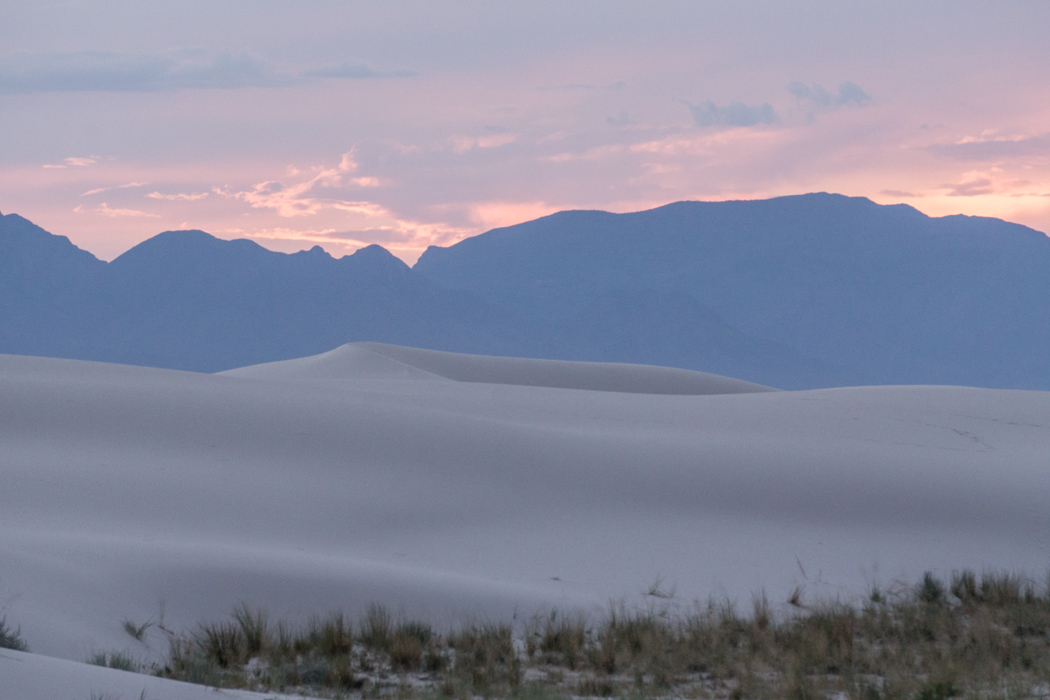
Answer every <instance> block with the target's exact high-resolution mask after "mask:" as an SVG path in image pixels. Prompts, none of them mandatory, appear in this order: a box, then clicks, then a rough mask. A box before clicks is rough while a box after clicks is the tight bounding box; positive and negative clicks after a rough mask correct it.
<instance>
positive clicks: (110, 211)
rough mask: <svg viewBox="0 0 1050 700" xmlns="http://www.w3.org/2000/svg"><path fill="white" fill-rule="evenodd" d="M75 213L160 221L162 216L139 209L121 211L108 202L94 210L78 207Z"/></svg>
mask: <svg viewBox="0 0 1050 700" xmlns="http://www.w3.org/2000/svg"><path fill="white" fill-rule="evenodd" d="M73 211H75V212H80V213H84V212H91V213H93V214H101V215H102V216H108V217H110V218H113V219H118V218H126V217H132V218H135V217H138V218H147V219H159V218H160V216H159V215H157V214H150V213H149V212H145V211H139V210H138V209H119V208H113V207H111V206H109V204H107V203H106V202H102V204H100V205H98V206H97V207H95V208H94V209H84V208H83V207H76V208H75V209H73Z"/></svg>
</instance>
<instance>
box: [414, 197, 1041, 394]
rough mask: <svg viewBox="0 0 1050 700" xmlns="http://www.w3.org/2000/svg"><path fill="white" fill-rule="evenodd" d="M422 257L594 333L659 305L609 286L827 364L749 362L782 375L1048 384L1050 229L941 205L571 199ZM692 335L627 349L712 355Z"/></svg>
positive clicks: (685, 358) (448, 281)
mask: <svg viewBox="0 0 1050 700" xmlns="http://www.w3.org/2000/svg"><path fill="white" fill-rule="evenodd" d="M415 270H416V271H418V272H420V273H422V274H423V275H424V276H425V277H427V278H428V279H431V280H433V281H435V282H437V283H440V284H442V285H445V286H448V287H453V288H458V289H463V290H466V291H470V292H472V293H474V294H477V295H478V296H480V297H482V298H485V299H487V300H491V301H493V302H496V303H502V304H505V305H507V306H508V307H510V308H513V309H515V310H518V311H520V312H522V313H531V314H534V315H538V316H541V317H543V318H548V319H561V320H563V321H564V322H568V323H570V324H571V323H573V322H574V321H573V319H577V318H578V317H579V316H580V315H581V314H583V315H585V316H587V317H588V318H590V319H592V320H594V319H597V320H594V323H597V324H598V325H599V326H602V323H601V319H602V318H607V319H609V320H610V322H609V323H608V324H605V325H604V326H602V328H593V329H592V330H591V331H590V332H591V333H593V334H595V336H596V337H601V336H603V335H604V336H609V335H610V334H612V335H619V336H620V337H621V338H623V339H624V342H625V343H630V342H635V343H637V342H638V339H639V338H644V337H645V333H644V332H643V328H644V327H645V325H646V324H647V323H648V322H649V321H648V320H647V319H648V318H650V313H652V314H658V313H660V311H652V312H650V313H647V314H642V316H641V317H640V318H636V319H635V320H633V321H621V320H613V315H612V313H611V312H607V313H606V314H604V315H601V314H593V313H592V314H588V313H586V309H588V308H590V307H592V306H593V305H594V304H598V305H604V307H605V308H607V309H608V308H609V304H608V303H607V302H604V301H603V299H605V298H607V296H608V295H609V294H610V293H614V294H619V295H620V296H621V297H622V298H627V299H632V298H633V299H641V298H645V297H646V296H647V295H649V296H651V295H653V294H662V295H665V298H667V299H671V298H674V299H678V300H679V302H678V303H679V304H680V305H682V307H683V308H685V307H686V306H688V305H689V304H695V305H697V306H698V307H700V308H703V309H705V310H706V311H707V312H709V313H710V314H711V315H714V316H715V317H717V318H719V319H721V321H722V322H724V323H725V324H728V325H729V326H731V327H732V328H733V329H735V330H736V331H737V332H738V333H739V334H741V335H744V336H746V337H749V338H751V339H761V342H767V343H775V344H779V345H780V346H784V347H787V348H790V349H791V350H792V351H794V352H795V353H797V355H798V356H799V357H801V358H809V359H810V360H811V362H812V363H814V364H815V365H816V366H817V367H818V368H819V372H820V374H821V376H820V377H818V378H817V379H814V378H813V376H812V371H811V370H812V367H813V365H810V371H806V372H801V373H798V372H797V369H796V368H795V367H791V368H789V367H788V366H787V365H784V366H781V367H778V366H776V364H775V362H774V364H772V365H766V366H761V365H759V364H756V362H755V361H752V362H750V363H749V364H750V368H749V370H748V371H744V372H737V374H736V375H734V376H740V377H742V378H746V379H750V380H752V381H759V382H766V383H772V384H774V385H776V386H782V387H791V386H820V385H825V386H826V385H836V384H842V383H850V384H912V383H924V384H930V383H943V384H968V385H976V386H990V387H1003V388H1030V389H1034V388H1039V389H1047V388H1050V352H1048V349H1050V239H1048V238H1047V237H1046V236H1045V235H1043V234H1042V233H1040V232H1038V231H1035V230H1033V229H1030V228H1026V227H1024V226H1020V225H1017V224H1011V223H1007V222H1004V221H1001V220H998V219H990V218H981V217H966V216H949V217H942V218H932V217H928V216H926V215H924V214H922V213H921V212H919V211H917V210H916V209H914V208H912V207H909V206H906V205H892V206H881V205H878V204H875V203H874V202H872V201H870V200H868V199H865V198H859V197H845V196H841V195H833V194H824V193H817V194H808V195H799V196H792V197H780V198H775V199H769V200H762V201H738V202H678V203H675V204H670V205H667V206H664V207H660V208H658V209H653V210H650V211H644V212H637V213H631V214H610V213H607V212H597V211H567V212H561V213H558V214H553V215H551V216H547V217H544V218H542V219H537V220H535V221H530V222H528V223H523V224H520V225H517V226H510V227H506V228H502V229H496V230H493V231H490V232H488V233H485V234H482V235H480V236H477V237H475V238H470V239H467V240H465V241H463V242H461V243H459V244H456V245H454V246H451V247H449V248H436V247H432V248H430V249H428V250H427V251H426V252H425V253H424V254H423V256H422V257H421V258H420V260H419V262H418V263H417V264H416V266H415ZM683 300H684V301H683ZM656 306H657V307H659V309H661V310H662V311H663V312H664V313H668V315H669V317H668V318H666V320H665V322H664V323H663V324H661V327H662V328H664V329H669V328H673V327H674V326H673V325H672V324H673V321H674V318H675V317H677V318H678V319H679V321H680V323H679V324H678V329H679V331H680V332H681V333H686V334H687V333H688V332H689V329H690V328H697V327H699V325H698V322H697V321H695V320H690V318H689V314H688V313H687V312H685V311H680V312H676V313H670V312H668V311H667V310H668V309H669V308H671V307H670V306H668V305H666V304H663V305H661V304H657V305H656ZM617 308H619V309H625V308H627V307H626V306H620V307H617ZM635 330H637V332H635ZM651 333H652V332H651V331H650V335H651ZM691 344H692V343H688V342H684V343H680V344H679V345H680V347H679V349H677V350H674V351H672V350H671V348H672V347H674V345H675V344H674V342H673V341H666V342H664V343H658V344H655V345H654V346H653V347H649V348H644V347H636V348H635V349H633V350H629V349H628V346H627V345H621V346H620V347H621V348H622V351H623V354H624V355H631V356H632V357H633V358H635V359H634V361H641V362H646V361H657V360H659V361H661V362H663V363H666V364H672V365H677V366H682V367H688V368H692V369H700V367H697V366H695V364H693V361H692V359H691V358H690V350H689V346H690V345H691ZM736 356H737V357H742V355H741V354H739V353H738V354H737V355H736ZM795 364H796V365H797V363H795ZM704 369H705V370H706V371H710V372H719V369H718V368H716V367H713V366H710V365H709V366H707V367H704ZM785 373H786V374H788V375H790V376H788V377H787V378H786V379H781V381H780V382H779V383H778V382H775V381H772V379H771V378H770V377H771V376H772V375H776V374H785Z"/></svg>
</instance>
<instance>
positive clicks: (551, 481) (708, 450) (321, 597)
mask: <svg viewBox="0 0 1050 700" xmlns="http://www.w3.org/2000/svg"><path fill="white" fill-rule="evenodd" d="M0 441H2V444H3V449H2V451H0V477H2V481H3V488H2V489H0V606H2V607H3V608H4V609H5V611H6V615H7V617H8V621H9V622H10V623H14V624H17V625H20V626H21V627H22V631H23V636H24V637H25V639H26V641H27V642H28V643H29V645H30V648H31V649H32V650H33V651H34V652H39V653H42V654H48V655H53V656H58V657H64V658H67V659H74V660H83V659H85V658H87V657H88V655H89V654H91V653H92V652H94V651H99V650H111V649H122V650H124V649H126V650H129V651H130V652H132V653H134V654H135V655H137V656H140V657H142V658H150V657H156V656H157V655H158V654H160V653H162V652H163V649H164V637H163V635H162V634H160V633H159V632H158V631H157V630H156V628H151V630H150V631H149V632H148V633H147V634H146V636H145V643H143V642H138V641H135V640H133V639H131V638H130V637H129V636H128V635H127V634H126V633H125V631H124V630H123V626H122V623H123V621H124V620H125V619H129V620H132V621H135V622H138V623H144V622H147V621H154V622H160V621H162V620H163V622H164V624H165V625H167V626H168V627H170V628H173V629H185V628H187V627H189V626H191V625H193V624H194V623H196V622H197V621H199V620H202V619H205V618H210V619H214V618H218V617H222V616H224V615H226V614H227V613H228V612H229V611H230V609H231V608H232V607H233V606H234V605H236V604H237V603H240V602H247V603H249V604H251V605H259V606H265V607H266V608H268V609H269V610H271V611H272V612H273V613H274V614H275V615H277V616H279V617H284V618H295V617H296V616H303V615H307V614H310V613H314V612H326V611H329V610H333V609H338V608H342V609H346V610H348V611H350V612H355V611H357V610H360V609H361V608H362V607H363V606H364V605H365V604H367V603H368V602H371V601H379V602H385V603H387V604H388V605H390V606H392V607H393V608H394V609H401V610H404V611H405V612H406V613H407V614H410V615H413V616H425V617H428V618H429V619H430V620H432V621H433V622H434V623H435V624H437V625H442V624H445V623H446V622H448V621H450V620H453V619H456V618H457V617H462V616H467V615H485V616H490V617H501V618H504V617H505V618H510V617H512V616H514V615H518V616H519V617H520V616H524V615H527V614H530V613H531V612H532V611H535V610H541V609H545V608H549V607H551V606H557V607H559V608H565V607H583V608H587V609H595V608H598V607H600V606H602V605H604V604H606V603H607V602H608V601H609V600H610V599H622V600H626V601H628V602H634V601H639V602H640V601H642V600H643V594H644V593H646V592H647V591H649V590H650V589H652V588H653V587H654V586H657V584H658V588H659V589H660V591H662V592H664V593H671V592H673V593H674V595H676V596H677V597H678V598H679V599H681V600H682V601H689V600H692V599H693V598H706V597H708V596H711V595H714V596H724V595H727V596H729V597H732V598H736V599H738V600H741V601H747V600H749V598H750V595H751V593H752V592H753V591H756V590H757V589H759V588H764V589H765V590H766V591H767V593H768V594H769V596H770V598H771V599H772V600H774V601H783V600H785V599H786V598H787V596H788V595H789V594H790V593H791V591H792V590H793V589H794V588H795V587H796V586H802V588H803V594H804V595H805V596H809V597H816V596H836V595H838V596H843V597H849V596H852V595H858V594H861V593H863V592H864V590H865V588H866V586H867V585H868V584H870V583H871V582H873V581H876V580H877V581H879V582H881V583H882V584H884V585H885V584H889V583H891V582H892V581H893V580H894V579H896V578H898V577H901V578H905V579H907V580H908V581H914V580H915V579H916V578H917V577H918V576H920V575H921V572H922V571H923V570H926V569H932V570H935V571H941V572H945V571H949V570H951V569H957V568H962V567H967V568H971V569H975V570H978V571H980V570H982V569H984V568H996V569H1019V570H1024V571H1028V572H1032V573H1040V572H1042V571H1045V569H1046V567H1047V565H1048V563H1050V521H1048V519H1047V517H1046V504H1047V503H1050V478H1048V469H1050V468H1048V461H1047V457H1046V455H1048V454H1050V393H1047V392H1021V391H1002V390H986V389H973V388H962V387H860V388H847V389H828V390H819V391H806V392H777V391H768V390H765V388H763V387H758V386H756V385H748V384H747V383H744V382H736V381H735V380H728V379H726V378H719V377H714V376H711V375H702V374H700V373H690V372H684V371H676V370H664V369H658V368H644V367H630V366H622V365H621V366H615V365H613V366H598V367H595V366H593V365H581V364H576V363H555V364H544V363H537V362H535V361H533V362H529V361H516V360H497V359H493V358H480V359H477V358H470V357H465V356H449V355H446V354H443V353H428V352H425V351H413V350H409V349H405V348H394V347H390V346H380V345H369V344H359V345H351V346H344V347H343V348H340V349H337V350H335V351H333V352H331V353H327V354H326V355H322V356H318V357H316V358H305V359H303V360H294V361H289V362H282V363H274V364H272V365H261V366H258V367H252V368H244V369H241V370H233V371H231V372H228V373H225V374H220V375H201V374H193V373H185V372H175V371H167V370H154V369H145V368H137V367H128V366H120V365H105V364H97V363H87V362H79V361H69V360H50V359H41V358H27V357H16V356H0ZM3 653H4V654H5V655H7V656H8V657H9V656H10V654H8V653H7V652H3ZM12 653H14V652H12ZM5 658H6V657H5ZM3 663H4V665H2V666H0V691H4V688H3V683H5V682H7V681H6V680H5V679H6V678H9V677H10V675H9V674H8V673H7V672H5V668H7V667H10V662H9V661H4V662H3ZM85 692H87V690H85ZM121 692H123V691H121ZM136 692H137V691H136ZM0 694H4V693H3V692H0ZM8 696H10V697H15V696H13V695H9V694H4V697H8ZM41 697H43V696H41ZM85 697H87V696H86V695H85ZM179 697H182V696H179ZM185 697H187V698H188V697H193V696H189V695H187V696H185Z"/></svg>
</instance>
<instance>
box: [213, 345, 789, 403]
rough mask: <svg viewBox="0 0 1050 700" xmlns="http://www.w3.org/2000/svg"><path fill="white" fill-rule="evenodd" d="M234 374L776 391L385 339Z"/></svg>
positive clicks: (699, 376) (697, 376)
mask: <svg viewBox="0 0 1050 700" xmlns="http://www.w3.org/2000/svg"><path fill="white" fill-rule="evenodd" d="M221 374H225V375H228V376H232V377H256V378H259V379H292V378H295V379H314V380H320V381H342V380H346V379H358V378H360V377H361V376H362V375H363V374H369V375H372V376H376V375H385V376H388V377H393V376H398V377H405V378H407V377H413V378H419V379H423V378H426V377H427V376H428V375H430V376H431V377H441V378H444V379H452V380H454V381H457V382H470V383H479V384H508V385H512V386H542V387H548V388H552V389H585V390H589V391H614V392H620V393H627V394H675V395H693V396H701V395H706V394H752V393H757V392H760V391H776V389H772V388H770V387H767V386H762V385H761V384H754V383H752V382H745V381H742V380H740V379H733V378H732V377H723V376H721V375H718V374H708V373H706V372H694V371H692V370H688V369H676V368H674V367H654V366H652V365H627V364H622V363H618V362H565V361H562V360H533V359H527V358H521V357H492V356H488V355H461V354H459V353H454V352H440V351H438V350H420V349H418V348H406V347H402V346H399V345H387V344H384V343H350V344H348V345H343V346H340V347H338V348H336V349H335V350H332V351H330V352H326V353H324V354H322V355H316V356H314V357H307V358H303V359H299V360H285V361H283V362H269V363H267V364H263V365H254V366H252V367H242V368H240V369H234V370H230V371H228V372H222V373H221Z"/></svg>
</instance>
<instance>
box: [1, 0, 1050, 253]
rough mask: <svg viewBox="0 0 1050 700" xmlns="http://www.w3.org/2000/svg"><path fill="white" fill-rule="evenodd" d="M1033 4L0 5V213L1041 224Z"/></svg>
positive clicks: (388, 223)
mask: <svg viewBox="0 0 1050 700" xmlns="http://www.w3.org/2000/svg"><path fill="white" fill-rule="evenodd" d="M1048 28H1050V2H1042V1H1039V2H1037V1H1035V0H1031V1H1028V2H999V3H988V2H967V1H962V0H952V1H951V2H920V3H914V2H907V3H905V2H879V3H855V2H854V3H847V2H797V1H796V2H772V1H771V2H747V1H741V0H734V1H725V2H618V1H611V0H602V1H600V2H586V1H574V2H569V1H567V0H558V1H557V2H535V1H533V2H527V3H520V2H515V3H511V2H493V1H486V2H480V1H477V2H466V1H448V2H423V1H419V0H382V1H380V2H356V1H355V2H350V1H346V0H340V1H332V0H310V1H300V2H281V1H276V0H180V1H179V2H170V1H169V0H155V1H152V2H142V1H141V0H134V1H105V0H91V1H89V2H83V1H78V2H73V1H69V2H57V1H54V2H53V1H49V0H37V1H34V2H4V3H2V4H0V212H3V213H4V214H8V213H18V214H21V215H22V216H25V217H27V218H29V219H31V220H33V221H34V222H36V223H38V224H40V225H41V226H43V227H44V228H46V229H48V230H49V231H51V232H53V233H57V234H62V235H66V236H69V237H70V238H71V239H72V240H73V242H74V243H76V244H77V245H79V246H81V247H83V248H85V249H87V250H89V251H91V252H92V253H95V254H96V255H98V256H99V257H101V258H104V259H111V258H113V257H115V256H116V255H119V254H120V253H121V252H123V251H124V250H126V249H127V248H129V247H131V246H132V245H134V244H136V243H138V242H140V241H142V240H144V239H146V238H149V237H150V236H153V235H155V234H156V233H159V232H160V231H163V230H167V229H174V228H200V229H204V230H206V231H209V232H210V233H212V234H214V235H217V236H220V237H223V238H251V239H254V240H256V241H258V242H259V243H261V244H262V245H265V246H267V247H270V248H273V249H275V250H283V251H294V250H300V249H303V248H308V247H311V246H313V245H315V244H319V245H321V246H322V247H324V248H325V249H326V250H328V251H329V252H330V253H332V254H333V255H336V256H340V255H343V254H346V253H349V252H352V251H353V250H355V249H357V248H359V247H361V246H362V245H366V244H369V243H379V244H381V245H383V246H385V247H387V248H388V249H390V250H391V251H392V252H394V253H395V254H397V255H398V256H400V257H401V258H403V259H405V260H406V261H408V262H410V263H411V262H413V261H414V260H415V259H416V257H418V255H419V254H420V253H421V252H422V251H423V249H425V248H426V246H428V245H432V244H437V245H448V244H450V243H453V242H455V241H457V240H460V239H462V238H464V237H466V236H470V235H474V234H477V233H480V232H482V231H485V230H487V229H489V228H493V227H496V226H501V225H506V224H512V223H518V222H521V221H525V220H528V219H532V218H535V217H537V216H541V215H544V214H547V213H550V212H553V211H557V210H561V209H571V208H588V209H605V210H610V211H621V212H622V211H635V210H639V209H645V208H651V207H654V206H658V205H661V204H666V203H668V202H673V201H677V200H683V199H700V200H722V199H754V198H764V197H769V196H776V195H785V194H798V193H803V192H811V191H829V192H839V193H843V194H848V195H862V196H866V197H870V198H871V199H873V200H875V201H877V202H880V203H896V202H906V203H908V204H911V205H913V206H915V207H917V208H918V209H920V210H921V211H923V212H926V213H927V214H931V215H943V214H955V213H964V214H979V215H987V216H997V217H1001V218H1004V219H1008V220H1012V221H1017V222H1020V223H1025V224H1028V225H1030V226H1033V227H1035V228H1037V229H1040V230H1042V231H1050V40H1048V39H1047V35H1046V32H1047V29H1048Z"/></svg>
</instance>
